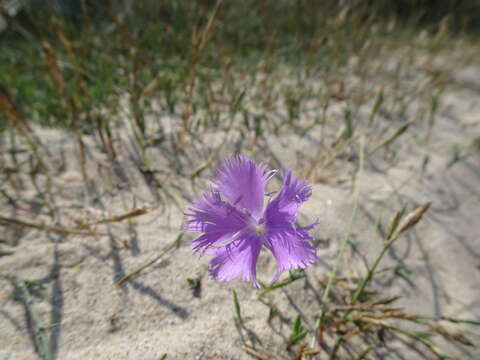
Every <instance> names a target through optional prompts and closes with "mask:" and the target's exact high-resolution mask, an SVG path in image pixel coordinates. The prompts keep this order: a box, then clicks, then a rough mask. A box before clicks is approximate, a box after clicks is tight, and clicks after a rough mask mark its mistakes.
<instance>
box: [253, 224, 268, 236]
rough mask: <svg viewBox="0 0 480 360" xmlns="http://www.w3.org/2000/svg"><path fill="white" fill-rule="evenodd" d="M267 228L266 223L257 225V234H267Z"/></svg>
mask: <svg viewBox="0 0 480 360" xmlns="http://www.w3.org/2000/svg"><path fill="white" fill-rule="evenodd" d="M266 232H267V229H266V228H265V223H262V224H256V225H255V233H256V234H257V235H265V233H266Z"/></svg>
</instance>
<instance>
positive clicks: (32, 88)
mask: <svg viewBox="0 0 480 360" xmlns="http://www.w3.org/2000/svg"><path fill="white" fill-rule="evenodd" d="M7 3H8V2H3V6H4V7H3V9H4V10H2V16H3V18H4V20H6V22H7V24H8V27H7V29H6V30H5V31H3V33H1V34H0V42H1V46H2V51H1V52H0V87H1V88H2V89H3V90H2V91H3V93H4V94H7V95H5V96H8V99H9V100H8V102H9V103H10V102H11V103H13V104H14V105H12V106H14V107H15V108H16V111H17V112H18V114H22V115H21V116H22V117H25V119H28V121H31V120H34V121H36V122H38V123H40V124H43V125H49V126H62V127H66V128H70V129H72V130H75V131H79V132H87V133H88V132H91V131H93V129H95V128H97V129H101V128H103V129H104V130H105V131H109V128H110V126H112V125H114V124H113V123H112V121H111V120H110V119H105V117H106V113H105V111H102V109H108V110H109V115H110V118H111V119H113V118H114V117H112V115H114V114H115V113H116V112H117V111H120V109H119V102H120V100H121V98H122V95H125V94H129V95H130V96H129V101H130V104H131V107H132V109H133V111H134V113H135V117H136V123H137V125H138V127H139V131H140V132H142V131H144V124H143V114H144V113H145V112H146V111H147V110H148V107H149V105H148V103H149V100H151V99H152V98H156V99H162V101H163V103H164V106H165V110H166V111H169V112H172V113H174V112H176V111H177V110H178V106H177V105H178V104H179V103H184V102H188V101H190V100H189V99H191V94H192V91H194V90H192V89H193V84H194V83H196V84H197V85H199V86H197V87H196V90H195V91H200V92H203V91H204V90H205V86H206V85H205V82H206V81H211V80H212V79H211V74H212V71H213V72H217V74H216V75H215V76H221V75H220V73H221V72H222V71H223V72H224V73H225V70H228V69H230V68H231V67H232V66H234V67H239V68H243V69H246V68H249V67H251V66H254V67H255V66H257V65H259V64H260V63H261V62H262V66H267V67H268V66H272V65H273V64H281V63H283V62H288V63H291V64H293V65H299V62H302V61H303V62H316V63H319V64H320V65H321V66H323V67H324V69H325V71H330V70H331V69H333V68H335V67H337V66H339V65H342V64H345V63H346V62H347V61H348V59H349V58H350V57H351V55H352V54H355V53H358V52H359V51H361V50H362V49H363V48H364V47H365V44H366V42H367V40H368V39H369V38H370V36H371V34H372V31H376V36H377V38H381V37H388V36H389V37H392V36H399V34H402V32H401V31H396V32H395V34H394V35H392V34H393V33H392V32H391V31H390V30H391V24H395V26H396V27H397V28H398V27H400V28H401V27H402V26H403V27H404V28H405V29H410V30H408V31H404V32H403V36H405V37H406V38H408V37H409V36H415V35H414V34H413V33H412V32H411V31H412V30H411V29H412V27H422V28H424V29H425V30H426V31H428V32H430V33H437V32H438V31H447V32H449V33H450V34H451V35H450V36H453V34H458V33H459V32H462V33H468V32H469V31H471V29H472V28H473V25H475V24H478V17H479V15H478V14H479V12H478V11H477V12H475V11H474V10H478V9H479V8H480V7H479V4H478V2H475V1H453V0H450V1H446V0H443V1H433V0H430V1H427V0H423V1H415V0H403V1H384V0H378V1H366V0H365V1H355V0H353V1H322V2H311V1H302V0H298V1H286V0H283V1H272V0H264V1H254V0H246V1H242V2H223V3H222V2H218V3H217V2H215V1H209V0H202V1H175V0H168V1H152V0H148V1H126V0H124V1H103V2H95V1H87V0H69V1H67V0H64V1H60V0H58V1H52V2H49V3H48V4H49V5H48V6H47V5H45V3H43V2H41V1H25V2H24V5H23V6H22V7H20V8H19V9H18V10H19V12H18V13H17V14H16V16H10V15H9V13H8V11H6V10H5V5H6V4H7ZM209 21H210V22H211V23H209ZM374 24H377V27H378V26H380V29H381V30H375V29H374V26H373V25H374ZM378 24H384V26H381V25H378ZM389 24H390V28H389V27H388V26H389ZM402 24H403V25H402ZM405 25H408V26H405ZM412 25H413V26H412ZM300 54H301V55H302V56H299V55H300ZM266 59H267V60H266ZM264 60H266V62H263V61H264ZM207 70H208V71H207ZM207 73H208V74H210V75H208V74H207ZM202 84H203V85H202ZM7 112H8V111H7V110H6V109H5V105H4V106H3V108H2V111H1V112H0V113H1V114H2V115H3V116H1V115H0V117H1V124H2V125H1V126H2V128H5V126H6V125H5V118H7V119H8V118H9V117H10V118H11V115H8V114H7ZM182 116H185V114H183V115H182ZM10 120H11V119H10Z"/></svg>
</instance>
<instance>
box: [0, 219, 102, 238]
mask: <svg viewBox="0 0 480 360" xmlns="http://www.w3.org/2000/svg"><path fill="white" fill-rule="evenodd" d="M0 225H3V226H15V227H19V228H31V229H37V230H42V231H46V232H53V233H58V234H66V235H67V234H69V235H83V236H105V235H107V234H106V233H100V232H97V231H90V230H79V229H69V228H64V227H60V226H53V225H47V224H43V223H34V222H30V221H23V220H18V219H12V218H7V217H4V216H0Z"/></svg>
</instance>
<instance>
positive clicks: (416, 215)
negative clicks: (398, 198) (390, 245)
mask: <svg viewBox="0 0 480 360" xmlns="http://www.w3.org/2000/svg"><path fill="white" fill-rule="evenodd" d="M430 205H431V202H428V203H426V204H424V205H422V206H420V207H418V208H416V209H415V210H413V211H412V212H410V213H408V214H407V216H405V218H404V219H403V220H402V221H401V222H400V223H399V225H398V227H397V228H396V230H395V231H394V232H393V234H392V235H391V236H390V238H389V239H388V242H394V241H395V240H396V239H397V238H398V237H399V236H400V235H401V234H402V233H404V232H405V231H407V230H409V229H411V228H413V227H414V226H415V225H416V224H417V223H418V222H419V221H420V220H421V219H422V216H423V214H424V213H425V212H426V211H427V210H428V208H429V207H430Z"/></svg>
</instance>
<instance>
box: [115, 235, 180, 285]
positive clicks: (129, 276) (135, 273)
mask: <svg viewBox="0 0 480 360" xmlns="http://www.w3.org/2000/svg"><path fill="white" fill-rule="evenodd" d="M182 237H183V233H180V234H179V235H178V236H177V237H176V238H175V240H173V241H172V242H171V243H170V244H168V245H167V246H165V247H164V248H163V249H162V250H161V251H160V254H158V255H157V256H156V257H155V258H153V259H152V260H150V261H149V262H147V263H146V264H144V265H142V266H140V267H139V268H138V269H137V270H135V271H133V272H131V273H130V274H127V275H125V276H124V277H123V278H121V279H120V280H119V281H118V282H117V285H122V284H123V283H124V282H126V281H129V280H132V279H133V278H136V277H137V276H138V275H140V274H141V273H142V272H143V271H144V270H145V269H147V268H149V267H150V266H152V265H153V264H155V263H156V262H157V261H158V260H160V258H162V257H163V256H164V255H165V254H166V253H168V252H169V251H170V250H172V249H173V248H174V247H175V246H177V244H178V243H179V242H180V241H181V240H182Z"/></svg>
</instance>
